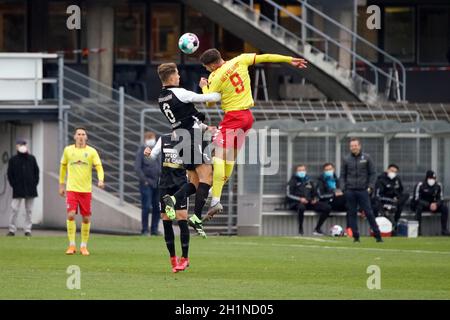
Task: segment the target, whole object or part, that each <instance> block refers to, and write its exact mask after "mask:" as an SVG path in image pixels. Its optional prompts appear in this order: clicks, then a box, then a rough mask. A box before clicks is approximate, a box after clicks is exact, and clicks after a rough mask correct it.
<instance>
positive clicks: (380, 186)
mask: <svg viewBox="0 0 450 320" xmlns="http://www.w3.org/2000/svg"><path fill="white" fill-rule="evenodd" d="M398 171H399V168H398V166H397V165H395V164H390V165H389V167H388V168H387V170H386V172H384V173H383V174H381V175H380V176H378V178H377V181H376V183H375V193H374V197H373V200H372V206H373V214H374V215H375V217H377V216H378V214H379V211H380V210H381V209H382V208H383V207H386V208H387V207H388V206H392V207H393V208H394V210H395V215H394V228H396V227H397V223H398V220H399V219H400V216H401V214H402V211H403V207H404V206H405V204H406V202H407V201H408V199H409V194H408V193H405V192H404V190H403V184H402V181H401V179H400V177H399V176H398Z"/></svg>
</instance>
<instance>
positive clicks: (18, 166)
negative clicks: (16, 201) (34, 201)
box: [7, 153, 39, 198]
mask: <svg viewBox="0 0 450 320" xmlns="http://www.w3.org/2000/svg"><path fill="white" fill-rule="evenodd" d="M7 174H8V181H9V184H10V185H11V187H12V189H13V198H36V197H37V196H38V193H37V185H38V183H39V167H38V165H37V162H36V158H35V157H34V156H33V155H31V154H28V153H24V154H22V153H18V154H16V155H15V156H13V157H12V158H11V159H9V162H8V173H7Z"/></svg>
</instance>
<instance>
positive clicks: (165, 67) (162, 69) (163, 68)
mask: <svg viewBox="0 0 450 320" xmlns="http://www.w3.org/2000/svg"><path fill="white" fill-rule="evenodd" d="M176 71H177V65H176V64H175V63H173V62H169V63H163V64H160V65H159V66H158V76H159V79H160V80H161V82H166V81H167V80H169V77H170V76H171V75H172V74H174V73H175V72H176Z"/></svg>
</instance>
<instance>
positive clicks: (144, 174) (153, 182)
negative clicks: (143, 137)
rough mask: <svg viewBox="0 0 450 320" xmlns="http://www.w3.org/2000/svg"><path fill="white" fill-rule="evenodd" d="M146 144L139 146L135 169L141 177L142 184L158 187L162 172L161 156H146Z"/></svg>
mask: <svg viewBox="0 0 450 320" xmlns="http://www.w3.org/2000/svg"><path fill="white" fill-rule="evenodd" d="M144 149H145V146H141V147H139V149H138V151H137V153H136V160H135V162H134V170H135V171H136V174H137V175H138V177H139V183H140V185H141V186H142V185H145V183H147V185H149V186H150V187H152V188H157V187H158V182H159V176H160V174H161V158H160V157H158V158H157V159H155V160H153V159H148V158H146V157H145V156H144Z"/></svg>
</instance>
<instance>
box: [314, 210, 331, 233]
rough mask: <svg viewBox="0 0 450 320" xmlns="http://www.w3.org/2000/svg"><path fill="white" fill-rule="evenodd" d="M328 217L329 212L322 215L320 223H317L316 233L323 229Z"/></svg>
mask: <svg viewBox="0 0 450 320" xmlns="http://www.w3.org/2000/svg"><path fill="white" fill-rule="evenodd" d="M328 215H329V213H328V212H326V213H325V212H322V213H321V214H320V217H319V221H317V225H316V228H315V230H316V231H320V229H321V228H322V225H323V223H324V222H325V220H327V218H328Z"/></svg>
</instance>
